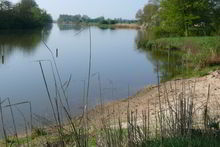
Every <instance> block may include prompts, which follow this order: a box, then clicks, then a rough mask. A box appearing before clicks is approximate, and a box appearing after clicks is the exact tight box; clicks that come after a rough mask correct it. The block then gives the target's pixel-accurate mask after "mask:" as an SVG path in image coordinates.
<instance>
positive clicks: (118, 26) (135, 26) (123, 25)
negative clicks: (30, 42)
mask: <svg viewBox="0 0 220 147" xmlns="http://www.w3.org/2000/svg"><path fill="white" fill-rule="evenodd" d="M55 23H57V24H58V25H82V26H97V27H100V28H103V29H108V28H110V29H136V30H139V29H141V26H140V25H139V24H136V23H130V24H128V23H117V24H99V23H58V22H55Z"/></svg>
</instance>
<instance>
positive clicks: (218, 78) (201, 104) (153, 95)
mask: <svg viewBox="0 0 220 147" xmlns="http://www.w3.org/2000/svg"><path fill="white" fill-rule="evenodd" d="M209 86H210V87H209ZM159 93H160V94H159ZM159 95H160V96H159ZM219 95H220V71H215V72H211V73H209V74H208V75H206V76H203V77H198V78H189V79H178V80H172V81H168V82H165V83H161V84H160V85H159V86H157V85H153V86H148V87H146V88H143V89H141V90H140V91H139V92H137V94H135V95H134V96H131V97H129V98H126V99H123V100H118V101H114V102H111V103H108V104H106V105H104V106H103V108H104V111H101V106H98V107H96V108H95V109H93V110H92V111H90V113H89V116H90V118H91V120H93V121H94V123H93V124H94V125H97V124H100V123H101V122H100V120H102V118H108V119H110V120H117V119H118V118H119V117H120V118H121V119H122V120H124V122H125V123H124V127H126V126H127V110H128V109H129V110H130V111H132V112H133V113H137V114H138V115H137V117H138V120H139V122H141V121H142V118H143V115H142V114H143V112H145V111H149V115H150V116H149V117H150V118H151V120H153V121H155V120H154V118H155V113H158V112H159V111H160V110H159V108H158V107H159V105H160V103H161V107H162V108H161V109H162V111H168V110H169V109H170V108H171V107H172V109H173V110H174V109H175V107H179V104H178V103H179V101H180V100H183V101H185V102H186V103H185V104H189V103H190V101H191V100H192V101H193V119H194V123H195V124H196V125H197V126H202V125H203V113H204V108H205V106H206V105H208V106H207V107H208V109H209V110H208V111H209V115H210V116H209V118H210V120H215V121H216V122H220V99H219ZM159 99H160V101H161V102H159Z"/></svg>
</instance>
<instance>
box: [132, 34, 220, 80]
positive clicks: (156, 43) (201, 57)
mask: <svg viewBox="0 0 220 147" xmlns="http://www.w3.org/2000/svg"><path fill="white" fill-rule="evenodd" d="M136 42H137V46H138V47H139V48H141V49H142V50H148V51H149V50H150V51H153V50H161V51H160V52H163V51H171V52H172V53H175V54H178V59H177V60H176V61H174V62H178V64H179V63H181V64H182V65H183V67H184V68H185V69H183V71H181V72H179V73H178V74H175V76H174V77H173V78H177V77H183V78H189V77H197V76H203V75H206V74H208V73H209V72H210V71H213V70H216V69H219V67H220V66H219V65H220V37H219V36H211V37H171V38H160V39H154V40H147V39H146V37H145V35H141V36H139V38H138V39H137V40H136ZM168 80H169V79H168Z"/></svg>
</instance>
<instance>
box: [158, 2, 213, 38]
mask: <svg viewBox="0 0 220 147" xmlns="http://www.w3.org/2000/svg"><path fill="white" fill-rule="evenodd" d="M215 5H216V3H215V0H162V1H161V3H160V7H161V10H160V16H161V19H162V21H161V27H162V28H163V29H165V30H167V31H168V32H170V33H172V34H177V35H184V36H188V35H210V33H211V32H212V31H213V25H212V18H213V14H214V10H215Z"/></svg>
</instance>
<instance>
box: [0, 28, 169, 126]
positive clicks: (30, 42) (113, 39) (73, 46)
mask: <svg viewBox="0 0 220 147" xmlns="http://www.w3.org/2000/svg"><path fill="white" fill-rule="evenodd" d="M80 29H81V27H80V26H75V27H67V26H62V27H59V26H58V25H56V24H54V25H53V27H52V29H51V30H49V31H45V33H44V40H45V42H46V43H47V45H48V46H49V47H50V48H51V50H52V52H53V53H54V54H56V49H58V52H59V53H58V56H57V57H56V62H57V66H58V69H59V72H60V76H61V79H62V82H63V83H65V81H68V79H69V77H70V75H71V77H72V78H71V82H70V85H69V87H68V91H67V95H68V98H69V103H70V106H71V111H72V114H77V113H80V112H81V111H82V109H81V108H82V104H83V87H84V82H83V80H86V79H87V77H88V65H89V63H88V62H89V32H88V29H85V30H84V31H82V32H81V33H80V34H78V35H75V34H76V33H77V32H79V30H80ZM91 31H92V68H91V74H92V77H91V88H90V93H89V105H90V106H94V105H95V104H97V103H98V102H97V98H98V97H99V87H98V77H97V74H94V73H97V72H99V73H100V77H101V85H102V95H103V98H104V101H105V102H108V101H112V100H117V99H120V98H125V97H127V96H128V85H130V92H129V93H130V95H131V94H135V92H137V91H138V90H139V89H140V88H143V87H144V86H146V85H149V84H155V83H156V82H157V76H156V75H157V74H156V70H155V69H156V61H159V62H161V63H164V65H165V66H166V62H167V61H166V59H167V54H166V53H165V55H164V57H165V60H159V59H161V58H159V59H158V55H157V54H152V53H151V52H145V51H141V50H138V49H137V47H136V43H135V40H136V38H137V36H138V31H137V30H127V29H120V30H110V29H99V28H96V27H92V28H91ZM41 40H42V32H41V31H13V32H9V31H7V32H5V31H3V32H1V33H0V55H1V64H0V96H1V98H2V99H4V98H7V97H10V98H11V101H12V103H16V102H21V101H31V103H32V107H33V112H34V113H35V114H38V115H41V116H45V117H47V118H49V117H48V116H51V109H50V105H49V100H48V97H47V93H46V89H45V86H44V82H43V78H42V74H41V70H40V66H39V63H37V62H36V60H47V59H49V60H52V58H51V54H50V52H49V51H48V49H47V48H46V47H45V46H44V44H43V43H42V41H41ZM42 65H43V69H44V72H45V76H46V80H47V83H48V87H49V90H50V93H51V95H52V97H55V90H54V89H55V88H54V81H53V76H52V71H51V67H50V64H49V63H48V62H42ZM166 69H167V68H166ZM25 107H26V108H25ZM19 109H21V111H24V113H27V110H28V106H22V107H20V108H19ZM5 111H7V110H5ZM15 113H16V114H15V115H16V116H17V117H19V116H20V115H19V114H18V112H15ZM27 114H28V113H27ZM5 115H7V112H5ZM10 121H11V119H9V118H8V119H7V120H6V124H7V122H10ZM8 124H10V123H8ZM21 124H22V122H21Z"/></svg>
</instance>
